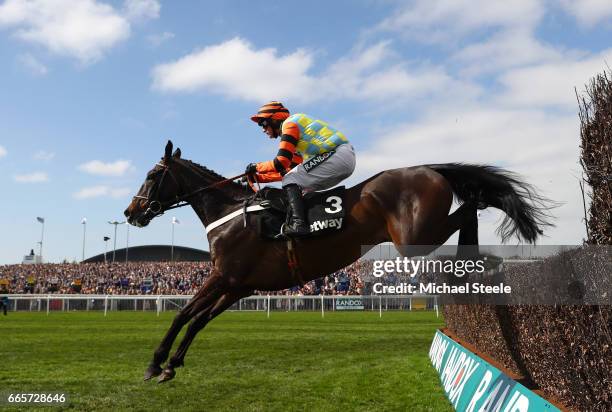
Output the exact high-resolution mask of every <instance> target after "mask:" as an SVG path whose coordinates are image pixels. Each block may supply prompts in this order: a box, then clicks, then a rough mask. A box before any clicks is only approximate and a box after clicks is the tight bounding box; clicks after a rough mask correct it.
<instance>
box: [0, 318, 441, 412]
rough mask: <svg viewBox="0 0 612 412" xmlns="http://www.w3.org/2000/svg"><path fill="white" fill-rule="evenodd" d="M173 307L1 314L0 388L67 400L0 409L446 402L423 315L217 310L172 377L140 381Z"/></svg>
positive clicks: (355, 406)
mask: <svg viewBox="0 0 612 412" xmlns="http://www.w3.org/2000/svg"><path fill="white" fill-rule="evenodd" d="M172 316H173V314H172V313H162V315H161V316H160V317H157V316H156V314H155V313H153V312H151V313H149V312H147V313H145V312H109V314H108V316H106V317H104V315H103V314H102V313H100V312H71V313H51V314H50V315H49V316H47V315H46V314H44V313H20V312H17V313H13V312H10V313H9V315H8V316H2V315H0V393H4V394H6V393H9V392H16V393H35V392H55V393H57V392H63V393H66V394H68V397H69V402H68V404H66V405H65V406H63V407H41V406H38V407H35V408H32V407H31V405H29V406H27V407H25V408H24V406H21V407H9V406H8V405H7V404H6V403H4V404H0V410H3V409H5V408H6V409H7V410H25V409H32V410H58V409H72V410H128V409H129V410H142V411H144V410H148V411H165V410H174V411H183V410H194V411H270V410H272V411H293V410H295V411H343V412H347V411H373V410H389V411H396V410H397V411H449V410H451V407H450V404H449V403H448V401H447V400H446V397H445V396H444V393H443V391H442V389H441V388H440V385H439V380H438V376H437V374H436V372H435V371H434V369H433V368H432V367H431V365H430V363H429V359H428V351H429V345H430V343H431V340H432V338H433V335H434V331H435V330H436V328H438V327H441V326H442V320H441V319H438V318H436V315H435V313H433V312H384V313H383V315H382V318H379V314H378V313H377V312H346V313H341V312H334V313H326V314H325V318H324V319H322V318H321V314H320V313H316V312H302V313H296V312H290V313H285V312H272V313H271V315H270V318H269V319H268V318H266V314H265V313H261V312H250V313H246V312H232V313H225V314H223V315H221V316H220V317H219V318H217V319H215V320H214V321H213V322H211V323H210V324H209V325H208V327H207V328H206V329H204V330H203V331H202V332H200V334H199V335H198V336H197V338H196V339H195V341H194V343H193V344H192V346H191V348H190V351H189V353H188V354H187V357H186V359H185V367H183V368H179V369H177V375H176V378H175V379H174V380H172V381H170V382H167V383H164V384H162V385H159V384H157V383H156V381H149V382H143V380H142V376H143V372H144V370H145V368H146V366H147V364H148V363H149V361H150V358H151V355H152V353H153V350H154V349H155V347H156V346H157V344H158V343H159V341H160V340H161V338H162V336H163V334H164V333H165V331H166V329H167V328H168V327H169V325H170V322H171V319H172ZM181 336H182V335H181ZM181 336H179V338H180V337H181Z"/></svg>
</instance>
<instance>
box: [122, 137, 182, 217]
mask: <svg viewBox="0 0 612 412" xmlns="http://www.w3.org/2000/svg"><path fill="white" fill-rule="evenodd" d="M180 157H181V149H176V151H175V152H174V153H172V142H171V141H170V140H168V144H166V151H165V153H164V157H163V158H162V160H161V161H160V162H159V163H157V164H156V165H155V166H154V167H153V169H151V170H150V171H149V172H148V173H147V177H146V179H145V181H144V183H143V184H142V186H140V190H138V193H136V196H134V197H133V198H132V202H131V203H130V205H129V206H128V207H127V209H125V212H123V214H124V215H125V217H127V221H128V223H130V224H131V225H134V226H138V227H143V226H146V225H148V224H149V222H150V221H151V220H152V219H153V218H155V217H157V216H159V215H161V214H163V213H164V212H165V211H166V210H167V209H168V208H169V207H170V206H172V205H174V204H175V203H177V202H178V201H179V199H180V196H181V195H182V194H183V193H181V188H180V185H179V182H178V180H177V178H176V172H175V171H173V168H175V165H176V164H177V162H176V160H178V159H180Z"/></svg>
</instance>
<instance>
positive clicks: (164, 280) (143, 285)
mask: <svg viewBox="0 0 612 412" xmlns="http://www.w3.org/2000/svg"><path fill="white" fill-rule="evenodd" d="M211 269H212V265H211V263H210V262H129V263H112V264H106V263H82V264H79V263H61V264H37V265H32V264H22V265H4V266H0V293H11V294H15V293H18V294H28V293H33V294H49V293H53V294H56V293H57V294H99V295H107V294H108V295H143V294H144V295H146V294H150V295H193V294H195V293H196V292H197V291H198V289H199V288H200V286H201V285H202V284H203V283H204V280H205V279H206V278H207V277H208V276H209V274H210V272H211ZM370 274H371V265H370V264H369V262H368V261H357V262H355V263H353V264H351V265H349V266H347V267H345V268H343V269H341V270H339V271H337V272H334V273H332V274H329V275H327V276H324V277H321V278H319V279H316V280H314V281H312V282H308V283H307V284H306V285H304V287H294V288H291V289H286V290H282V291H273V292H269V291H257V292H256V294H261V295H267V294H273V295H321V294H323V295H360V294H363V293H365V288H364V279H365V278H366V277H367V276H369V275H370Z"/></svg>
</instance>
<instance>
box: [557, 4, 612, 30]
mask: <svg viewBox="0 0 612 412" xmlns="http://www.w3.org/2000/svg"><path fill="white" fill-rule="evenodd" d="M560 3H561V6H562V7H563V9H565V11H566V12H567V13H568V14H571V15H572V16H574V17H575V18H576V20H578V22H579V23H580V24H582V25H583V26H594V25H595V24H597V23H600V22H602V21H604V20H606V19H608V18H610V17H611V16H612V2H610V0H581V1H576V0H560Z"/></svg>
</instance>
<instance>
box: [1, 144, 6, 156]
mask: <svg viewBox="0 0 612 412" xmlns="http://www.w3.org/2000/svg"><path fill="white" fill-rule="evenodd" d="M6 154H7V151H6V149H5V148H4V147H3V146H0V157H4V156H6Z"/></svg>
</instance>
